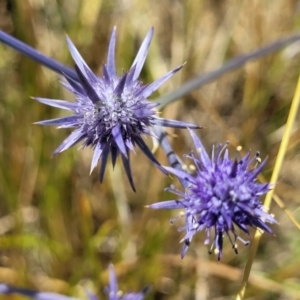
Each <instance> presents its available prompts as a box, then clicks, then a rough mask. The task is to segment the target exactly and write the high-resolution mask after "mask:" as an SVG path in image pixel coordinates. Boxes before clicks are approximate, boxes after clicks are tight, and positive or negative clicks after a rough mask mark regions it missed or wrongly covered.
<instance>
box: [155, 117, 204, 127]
mask: <svg viewBox="0 0 300 300" xmlns="http://www.w3.org/2000/svg"><path fill="white" fill-rule="evenodd" d="M154 122H155V124H156V125H159V126H163V127H171V128H183V129H186V128H190V129H201V128H202V127H201V126H198V125H195V124H192V123H188V122H183V121H178V120H168V119H163V118H158V117H156V118H154Z"/></svg>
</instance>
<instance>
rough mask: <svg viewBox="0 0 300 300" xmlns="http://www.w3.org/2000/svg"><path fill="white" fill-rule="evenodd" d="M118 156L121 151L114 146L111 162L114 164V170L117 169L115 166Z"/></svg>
mask: <svg viewBox="0 0 300 300" xmlns="http://www.w3.org/2000/svg"><path fill="white" fill-rule="evenodd" d="M118 155H119V150H118V148H117V147H114V146H112V147H111V162H112V166H113V169H114V168H115V165H116V161H117V158H118Z"/></svg>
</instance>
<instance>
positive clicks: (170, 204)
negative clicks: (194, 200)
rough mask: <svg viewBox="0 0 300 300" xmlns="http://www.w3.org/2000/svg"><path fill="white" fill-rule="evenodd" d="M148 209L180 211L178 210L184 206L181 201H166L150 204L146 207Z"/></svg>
mask: <svg viewBox="0 0 300 300" xmlns="http://www.w3.org/2000/svg"><path fill="white" fill-rule="evenodd" d="M148 207H149V208H152V209H180V208H185V205H184V203H183V201H179V200H168V201H162V202H157V203H153V204H150V205H148Z"/></svg>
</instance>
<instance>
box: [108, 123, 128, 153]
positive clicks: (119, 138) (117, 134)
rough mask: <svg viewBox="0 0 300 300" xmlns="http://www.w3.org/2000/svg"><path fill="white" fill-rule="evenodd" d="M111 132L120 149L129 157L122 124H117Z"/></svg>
mask: <svg viewBox="0 0 300 300" xmlns="http://www.w3.org/2000/svg"><path fill="white" fill-rule="evenodd" d="M111 134H112V136H113V138H114V142H115V144H116V146H117V147H118V149H119V150H120V151H121V153H122V154H123V155H124V156H125V157H127V149H126V146H125V143H124V140H123V137H122V132H121V127H120V124H117V125H116V126H115V127H114V128H113V129H112V131H111Z"/></svg>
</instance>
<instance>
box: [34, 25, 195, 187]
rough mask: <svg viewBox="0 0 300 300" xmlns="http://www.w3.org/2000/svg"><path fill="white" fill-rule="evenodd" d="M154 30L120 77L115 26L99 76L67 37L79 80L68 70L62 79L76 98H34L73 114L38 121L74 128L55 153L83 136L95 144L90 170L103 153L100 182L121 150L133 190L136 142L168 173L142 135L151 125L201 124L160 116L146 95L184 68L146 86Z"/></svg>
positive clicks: (180, 125) (90, 143)
mask: <svg viewBox="0 0 300 300" xmlns="http://www.w3.org/2000/svg"><path fill="white" fill-rule="evenodd" d="M152 35H153V28H151V29H150V30H149V31H148V33H147V35H146V37H145V39H144V41H143V43H142V45H141V47H140V49H139V51H138V54H137V56H136V58H135V60H134V62H133V64H132V66H131V68H130V70H129V72H127V73H126V72H123V74H122V75H120V76H119V75H118V74H117V72H116V67H115V43H116V28H114V30H113V32H112V35H111V39H110V43H109V48H108V56H107V63H106V64H104V65H103V68H102V71H103V74H102V76H96V75H95V74H94V73H93V72H92V71H91V70H90V68H89V67H88V66H87V64H86V63H85V62H84V60H83V58H82V57H81V56H80V54H79V52H78V51H77V49H76V48H75V46H74V45H73V43H72V42H71V40H70V39H69V38H67V43H68V47H69V50H70V53H71V55H72V57H73V59H74V61H75V69H76V72H77V75H78V78H79V81H78V82H77V81H74V80H73V79H72V78H70V77H69V76H67V75H64V77H65V79H66V82H63V83H62V84H63V85H64V87H65V88H66V89H68V90H69V91H71V92H72V93H74V95H75V97H76V102H67V101H62V100H52V99H45V98H35V100H37V101H39V102H41V103H44V104H47V105H50V106H54V107H57V108H61V109H66V110H69V111H72V112H73V115H71V116H67V117H63V118H58V119H52V120H46V121H40V122H37V123H36V124H41V125H55V126H58V128H75V129H74V131H73V132H72V133H71V134H70V135H69V136H68V137H67V138H66V139H65V140H64V141H63V142H62V144H61V145H60V146H59V147H58V148H57V149H56V150H55V151H54V153H53V154H57V153H60V152H62V151H64V150H66V149H68V148H70V147H72V146H74V145H75V144H77V143H78V142H80V141H83V147H87V146H91V147H92V148H93V149H94V155H93V159H92V163H91V171H92V170H93V169H94V168H95V166H96V165H97V163H98V160H99V159H100V158H102V164H101V168H100V181H101V182H102V181H103V177H104V172H105V168H106V163H107V159H108V155H109V153H110V154H111V157H112V164H113V166H114V165H115V163H116V159H117V157H118V155H119V154H120V155H121V157H122V161H123V165H124V168H125V171H126V174H127V177H128V179H129V181H130V184H131V186H132V188H133V189H134V185H133V180H132V175H131V170H130V161H129V151H130V150H131V151H134V146H135V145H137V146H138V147H139V148H140V149H141V150H142V151H143V152H144V153H145V155H146V156H147V157H148V158H149V159H150V160H151V161H152V162H153V163H154V164H155V165H156V166H157V167H158V168H159V169H160V170H161V171H163V172H164V173H166V174H167V172H166V171H165V169H164V168H163V167H162V166H161V165H160V164H159V162H158V161H157V160H156V158H155V157H154V155H153V154H152V152H151V151H150V149H149V148H148V147H147V145H146V144H145V142H144V141H143V139H142V137H143V136H144V135H152V136H154V134H153V133H152V131H151V126H154V125H160V126H166V127H175V128H187V127H189V128H199V126H196V125H193V124H190V123H185V122H181V121H175V120H166V119H163V118H159V117H158V116H157V115H156V112H155V110H154V108H155V107H156V106H158V103H154V102H150V101H149V100H148V97H149V96H150V95H151V94H152V93H153V92H154V91H156V90H157V89H158V88H159V87H160V85H162V84H163V83H164V82H165V81H166V80H168V79H169V78H170V77H171V76H172V75H173V74H175V73H176V72H177V71H179V70H180V69H181V68H182V66H179V67H178V68H176V69H174V70H173V71H170V72H169V73H167V74H166V75H164V76H163V77H161V78H160V79H158V80H156V81H154V82H153V83H151V84H148V85H143V84H142V83H141V81H139V79H138V78H139V75H140V73H141V70H142V67H143V65H144V62H145V59H146V56H147V52H148V48H149V45H150V42H151V39H152Z"/></svg>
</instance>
